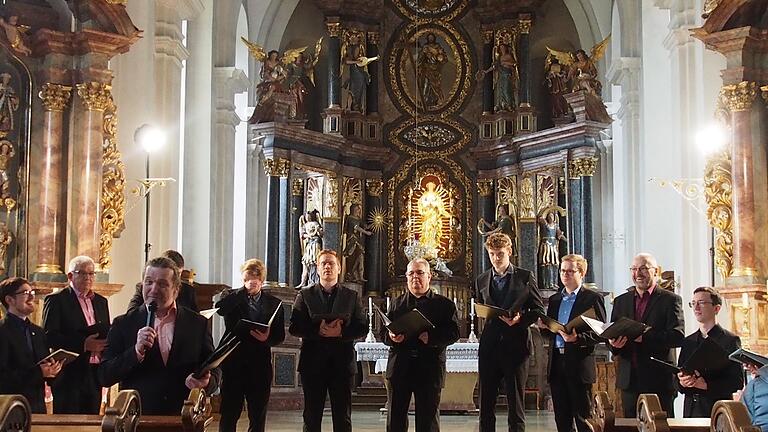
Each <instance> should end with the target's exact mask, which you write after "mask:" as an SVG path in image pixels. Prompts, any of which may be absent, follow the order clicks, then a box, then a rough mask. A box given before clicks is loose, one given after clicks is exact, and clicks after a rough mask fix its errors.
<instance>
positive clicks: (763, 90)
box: [760, 85, 768, 103]
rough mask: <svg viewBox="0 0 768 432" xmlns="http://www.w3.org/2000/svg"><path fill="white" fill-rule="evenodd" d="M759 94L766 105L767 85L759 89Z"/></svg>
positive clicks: (767, 98) (767, 97)
mask: <svg viewBox="0 0 768 432" xmlns="http://www.w3.org/2000/svg"><path fill="white" fill-rule="evenodd" d="M760 92H761V94H762V96H763V100H764V101H765V102H766V103H768V85H764V86H762V87H760Z"/></svg>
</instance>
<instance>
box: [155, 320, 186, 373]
mask: <svg viewBox="0 0 768 432" xmlns="http://www.w3.org/2000/svg"><path fill="white" fill-rule="evenodd" d="M182 326H184V328H185V330H186V331H189V330H191V329H189V328H187V327H186V326H187V314H186V313H185V311H184V310H183V308H180V307H178V306H177V308H176V322H175V323H174V325H173V341H171V350H170V351H169V352H168V362H167V363H166V365H165V366H166V367H168V366H170V365H172V364H173V361H174V360H175V359H176V357H177V356H178V350H179V349H181V348H178V346H179V344H178V342H179V338H180V337H182V335H183V334H184V333H185V332H182V331H179V328H180V327H182ZM156 345H157V347H158V348H160V344H159V343H158V344H156Z"/></svg>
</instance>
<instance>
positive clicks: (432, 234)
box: [418, 182, 451, 251]
mask: <svg viewBox="0 0 768 432" xmlns="http://www.w3.org/2000/svg"><path fill="white" fill-rule="evenodd" d="M426 188H427V190H426V191H424V193H423V194H422V195H421V197H420V198H419V201H418V210H419V214H420V215H421V236H420V237H419V241H420V242H421V244H422V245H423V246H425V247H427V248H431V249H433V250H435V251H437V250H438V249H439V248H440V240H441V238H442V234H443V218H450V217H451V215H450V213H448V212H447V211H446V210H445V205H444V204H443V198H442V197H441V196H440V193H439V192H440V189H441V188H442V187H438V186H437V185H435V183H433V182H427V184H426Z"/></svg>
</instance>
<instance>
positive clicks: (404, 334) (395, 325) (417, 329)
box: [373, 304, 435, 344]
mask: <svg viewBox="0 0 768 432" xmlns="http://www.w3.org/2000/svg"><path fill="white" fill-rule="evenodd" d="M373 309H374V310H375V311H376V312H377V313H378V315H379V317H380V318H381V323H382V324H383V325H384V327H386V328H387V330H389V338H390V339H392V342H395V343H401V342H403V341H404V340H406V339H408V338H411V337H413V336H416V335H418V338H419V340H421V341H422V342H423V343H424V344H426V343H428V341H429V333H427V330H430V329H433V328H435V325H434V324H432V322H430V321H429V320H428V319H427V317H425V316H424V314H422V313H421V311H419V310H418V309H413V310H411V311H410V312H408V313H406V314H403V315H401V316H400V317H398V318H397V319H396V320H395V321H392V320H390V319H389V317H388V316H387V315H386V314H385V313H384V312H382V311H381V309H379V307H378V306H376V305H375V304H374V305H373ZM393 335H394V336H395V337H392V336H393Z"/></svg>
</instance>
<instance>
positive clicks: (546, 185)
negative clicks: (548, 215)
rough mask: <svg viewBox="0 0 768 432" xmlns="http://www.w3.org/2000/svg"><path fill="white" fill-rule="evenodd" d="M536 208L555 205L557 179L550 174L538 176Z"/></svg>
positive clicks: (539, 209) (538, 209)
mask: <svg viewBox="0 0 768 432" xmlns="http://www.w3.org/2000/svg"><path fill="white" fill-rule="evenodd" d="M536 192H537V193H536V210H537V211H541V209H545V208H547V207H550V206H553V205H555V204H556V202H555V180H554V179H553V178H552V176H550V175H545V174H539V175H537V176H536Z"/></svg>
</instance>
